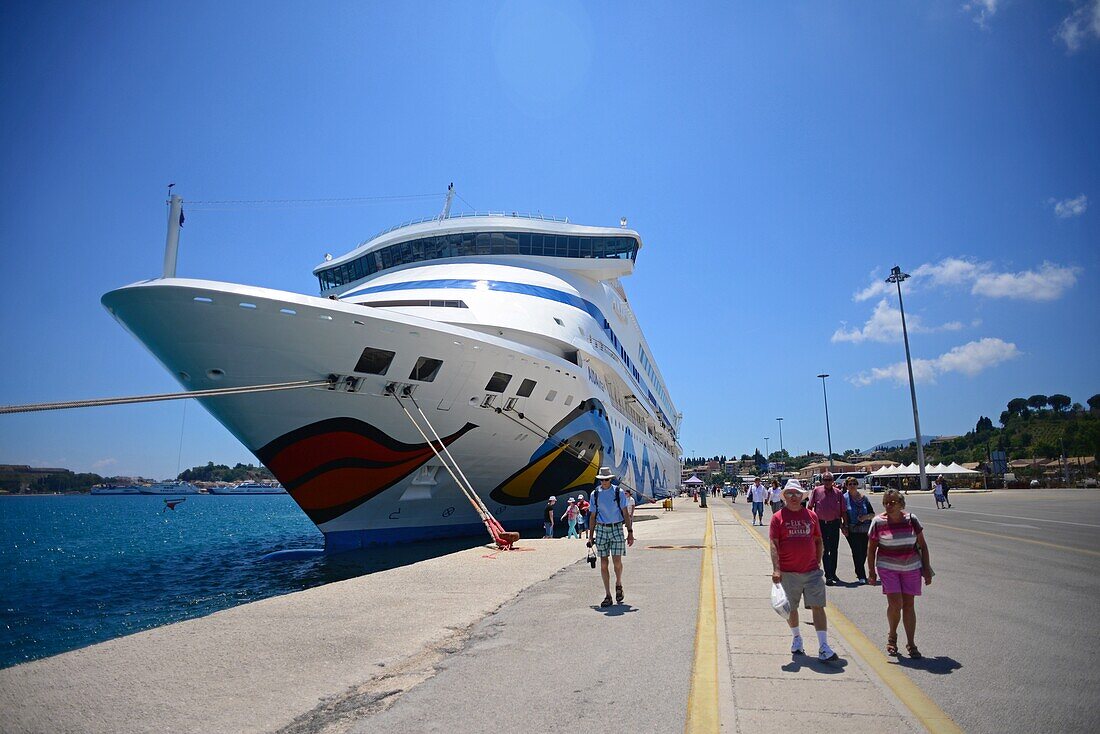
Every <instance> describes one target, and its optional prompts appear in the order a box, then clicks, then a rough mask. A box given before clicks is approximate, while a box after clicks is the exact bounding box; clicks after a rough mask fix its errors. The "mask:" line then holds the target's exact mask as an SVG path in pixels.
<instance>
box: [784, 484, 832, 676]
mask: <svg viewBox="0 0 1100 734" xmlns="http://www.w3.org/2000/svg"><path fill="white" fill-rule="evenodd" d="M783 503H784V504H783V508H782V509H781V510H780V511H779V512H777V513H775V514H774V515H772V519H771V524H770V526H769V527H768V537H769V539H770V540H771V557H772V583H776V584H781V585H782V586H783V591H784V592H785V593H786V594H787V599H788V600H789V601H790V603H791V614H790V616H789V617H788V618H787V626H788V627H790V630H791V653H792V654H794V655H804V654H805V647H804V645H803V644H802V632H801V631H800V630H799V629H798V602H799V600H801V599H802V598H803V597H805V600H806V606H808V607H809V608H810V613H811V614H812V615H813V620H814V629H815V630H816V631H817V642H818V655H817V657H818V660H822V661H826V662H828V661H831V660H836V659H837V657H838V656H837V654H836V653H835V652H833V649H832V648H831V647H829V640H828V627H829V625H828V620H827V618H826V616H825V583H824V579H823V575H822V572H821V558H822V555H823V553H824V545H823V543H822V540H821V527H820V526H819V524H818V521H817V517H816V515H814V513H813V511H812V510H807V509H806V508H804V507H803V506H802V485H801V484H800V483H799V481H798V480H797V479H791V480H789V481H788V482H787V484H786V486H784V487H783Z"/></svg>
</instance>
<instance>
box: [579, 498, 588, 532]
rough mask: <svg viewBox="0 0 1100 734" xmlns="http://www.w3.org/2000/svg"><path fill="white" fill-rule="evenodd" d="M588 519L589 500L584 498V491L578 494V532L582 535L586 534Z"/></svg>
mask: <svg viewBox="0 0 1100 734" xmlns="http://www.w3.org/2000/svg"><path fill="white" fill-rule="evenodd" d="M587 519H588V500H586V499H585V498H584V493H583V492H582V493H581V494H578V495H577V532H578V533H579V534H580V535H584V526H585V521H586V520H587Z"/></svg>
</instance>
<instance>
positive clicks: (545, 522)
mask: <svg viewBox="0 0 1100 734" xmlns="http://www.w3.org/2000/svg"><path fill="white" fill-rule="evenodd" d="M557 501H558V498H557V497H555V496H554V495H550V497H549V499H547V500H546V507H544V508H542V528H543V530H544V531H545V532H544V534H543V537H544V538H553V537H554V504H555V503H556V502H557Z"/></svg>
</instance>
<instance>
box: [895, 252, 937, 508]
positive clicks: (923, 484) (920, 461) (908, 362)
mask: <svg viewBox="0 0 1100 734" xmlns="http://www.w3.org/2000/svg"><path fill="white" fill-rule="evenodd" d="M908 277H909V274H908V273H903V272H901V268H899V267H898V266H897V265H895V266H894V268H893V270H891V271H890V277H889V278H887V279H886V282H887V283H897V286H898V309H899V310H900V311H901V337H902V339H903V340H904V341H905V366H906V367H907V368H908V369H909V397H910V398H911V399H912V401H913V430H915V431H916V433H917V465H918V466H919V467H920V488H921V489H928V474H927V472H925V470H924V440H923V439H921V435H920V416H919V415H917V387H916V384H915V383H914V382H913V360H912V358H911V357H910V356H909V332H908V330H907V329H906V328H905V304H903V303H902V302H901V281H903V280H905V279H906V278H908Z"/></svg>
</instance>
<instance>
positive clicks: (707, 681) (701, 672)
mask: <svg viewBox="0 0 1100 734" xmlns="http://www.w3.org/2000/svg"><path fill="white" fill-rule="evenodd" d="M703 546H704V549H703V567H702V570H701V571H700V572H699V617H698V619H697V620H696V622H695V661H694V663H693V664H692V668H691V691H690V692H689V693H688V708H687V721H686V722H684V732H685V733H686V734H701V733H702V732H717V731H718V602H717V598H716V596H715V589H714V518H713V517H712V516H711V514H710V508H707V530H706V533H705V534H704V536H703Z"/></svg>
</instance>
